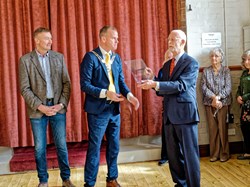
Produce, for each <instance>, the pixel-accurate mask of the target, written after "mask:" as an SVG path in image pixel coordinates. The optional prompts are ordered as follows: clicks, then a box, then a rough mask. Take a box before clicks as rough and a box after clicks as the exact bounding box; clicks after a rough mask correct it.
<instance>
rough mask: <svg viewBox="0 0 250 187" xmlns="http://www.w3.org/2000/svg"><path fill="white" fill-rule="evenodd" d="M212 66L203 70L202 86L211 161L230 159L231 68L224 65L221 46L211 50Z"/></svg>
mask: <svg viewBox="0 0 250 187" xmlns="http://www.w3.org/2000/svg"><path fill="white" fill-rule="evenodd" d="M210 60H211V66H209V67H207V68H205V69H204V71H203V75H202V79H201V87H202V93H203V104H204V105H205V110H206V117H207V121H208V126H209V144H210V161H211V162H215V161H217V160H218V159H220V161H221V162H226V161H227V160H228V159H229V144H228V124H227V123H226V118H227V113H228V112H229V111H228V106H229V105H230V104H231V75H230V70H229V69H228V68H227V67H226V66H224V65H223V61H224V52H223V50H222V49H221V48H214V49H212V50H211V51H210Z"/></svg>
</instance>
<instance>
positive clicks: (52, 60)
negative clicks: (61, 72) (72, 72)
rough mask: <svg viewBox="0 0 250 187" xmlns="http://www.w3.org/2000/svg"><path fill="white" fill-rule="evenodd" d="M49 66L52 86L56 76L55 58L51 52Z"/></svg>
mask: <svg viewBox="0 0 250 187" xmlns="http://www.w3.org/2000/svg"><path fill="white" fill-rule="evenodd" d="M49 66H50V75H51V81H52V84H54V82H55V81H54V79H55V75H56V57H55V54H54V53H53V52H52V51H49Z"/></svg>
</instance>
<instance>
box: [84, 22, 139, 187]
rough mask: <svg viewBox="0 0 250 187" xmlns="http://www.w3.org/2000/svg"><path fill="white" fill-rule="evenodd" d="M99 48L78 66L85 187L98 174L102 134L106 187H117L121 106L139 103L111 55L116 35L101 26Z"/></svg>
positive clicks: (114, 30)
mask: <svg viewBox="0 0 250 187" xmlns="http://www.w3.org/2000/svg"><path fill="white" fill-rule="evenodd" d="M99 39H100V42H99V47H98V48H96V49H94V50H93V51H91V52H88V53H86V54H85V56H84V58H83V60H82V63H81V72H80V73H81V75H80V76H81V80H80V83H81V90H82V91H83V92H85V103H84V109H85V111H86V112H87V118H88V128H89V134H88V135H89V136H88V137H89V145H88V150H87V157H86V162H85V169H84V180H85V184H84V186H85V187H89V186H94V185H95V183H96V177H97V174H98V167H99V160H100V147H101V142H102V139H103V136H104V134H106V139H107V149H106V160H107V165H108V174H107V183H106V186H107V187H119V186H120V185H119V183H118V182H117V178H118V168H117V157H118V153H119V139H120V104H119V103H120V102H121V101H123V100H124V97H125V98H127V100H128V101H129V102H130V103H131V104H132V105H134V108H135V110H137V109H138V108H139V101H138V99H137V98H136V97H134V96H133V94H132V93H131V92H130V90H129V88H128V87H127V85H126V83H125V81H124V75H123V72H122V61H121V58H120V56H119V55H118V54H116V53H114V51H115V50H116V49H117V44H118V32H117V30H116V28H115V27H113V26H104V27H103V28H102V29H101V30H100V33H99ZM122 96H124V97H122Z"/></svg>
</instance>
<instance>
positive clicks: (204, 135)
mask: <svg viewBox="0 0 250 187" xmlns="http://www.w3.org/2000/svg"><path fill="white" fill-rule="evenodd" d="M189 6H191V8H192V10H191V11H189V10H188V8H189ZM186 8H187V9H186V10H187V12H186V23H187V38H188V39H187V52H188V53H189V55H191V56H193V57H194V58H196V59H197V60H198V61H199V63H200V67H207V66H209V65H210V61H209V54H208V53H209V51H210V50H211V48H202V37H201V36H202V33H208V32H220V33H221V40H222V45H221V47H222V49H223V50H224V52H225V55H226V64H227V65H229V66H235V65H240V63H241V55H242V52H243V46H244V44H243V27H246V26H249V25H250V0H186ZM231 75H232V82H233V91H232V93H233V98H234V101H233V105H232V112H233V113H234V115H235V123H234V124H230V125H229V128H230V130H229V131H230V132H231V134H232V135H230V136H229V141H230V142H237V141H242V135H241V131H240V127H239V113H240V108H239V105H238V104H237V103H236V100H235V93H236V90H237V86H238V83H239V77H240V75H241V71H231ZM200 77H201V73H200V75H199V80H198V84H197V96H198V105H199V112H200V118H201V122H200V124H199V144H200V145H204V144H208V143H209V141H208V128H207V121H206V116H205V111H204V107H203V104H202V95H201V89H200ZM234 132H235V133H234Z"/></svg>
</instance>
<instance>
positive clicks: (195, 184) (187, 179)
mask: <svg viewBox="0 0 250 187" xmlns="http://www.w3.org/2000/svg"><path fill="white" fill-rule="evenodd" d="M185 44H186V34H185V33H184V32H183V31H181V30H173V31H172V32H171V33H170V35H169V37H168V47H169V49H170V50H171V52H172V53H173V58H174V59H175V60H169V61H168V62H166V63H165V64H164V66H163V69H162V78H161V79H160V80H157V81H155V80H148V81H145V82H144V83H143V84H141V85H138V87H141V88H142V89H151V88H154V89H155V90H156V91H157V92H159V94H161V95H163V96H164V115H163V118H164V130H165V133H166V143H167V152H168V158H169V168H170V172H171V175H172V179H173V181H174V182H175V183H176V185H175V186H183V187H186V186H189V187H199V186H200V159H199V145H198V122H199V113H198V108H197V101H196V82H197V77H198V70H199V69H198V68H199V67H198V62H197V61H196V60H195V59H193V58H192V57H190V56H189V55H188V54H187V53H185V51H184V47H185ZM171 63H174V64H173V66H172V67H174V68H173V71H172V73H170V69H171ZM147 73H148V74H149V75H150V76H151V77H152V79H153V72H152V70H151V69H150V68H147Z"/></svg>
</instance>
